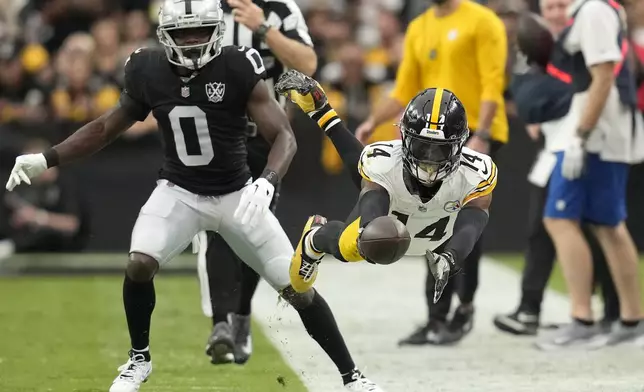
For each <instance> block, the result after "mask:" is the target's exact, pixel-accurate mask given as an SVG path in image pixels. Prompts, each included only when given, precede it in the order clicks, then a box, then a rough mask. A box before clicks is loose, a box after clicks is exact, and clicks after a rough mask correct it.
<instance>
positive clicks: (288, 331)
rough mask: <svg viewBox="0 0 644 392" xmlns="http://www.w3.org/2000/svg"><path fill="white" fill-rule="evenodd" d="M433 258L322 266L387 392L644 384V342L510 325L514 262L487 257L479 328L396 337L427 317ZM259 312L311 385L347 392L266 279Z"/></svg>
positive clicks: (369, 367) (331, 295) (356, 350)
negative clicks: (446, 338) (541, 342)
mask: <svg viewBox="0 0 644 392" xmlns="http://www.w3.org/2000/svg"><path fill="white" fill-rule="evenodd" d="M425 268H426V267H425V266H424V265H422V263H417V262H409V261H403V262H399V263H397V264H395V265H392V266H389V267H385V266H373V265H369V264H366V263H356V264H348V265H347V264H341V263H339V262H328V261H327V260H326V259H325V261H324V263H323V264H322V265H321V271H320V275H319V277H318V280H317V282H316V287H317V288H318V289H319V290H320V292H321V293H322V294H323V295H324V298H325V299H326V300H327V302H328V303H329V305H330V306H331V309H333V311H334V313H335V316H336V320H337V321H338V324H339V325H340V329H341V331H342V332H343V334H344V337H345V340H346V341H347V344H348V345H349V349H350V350H351V352H352V354H353V357H354V359H355V360H356V362H357V364H358V366H359V367H360V368H361V369H362V370H363V371H364V372H365V373H366V375H367V376H368V377H369V378H371V379H372V380H373V381H375V382H377V383H378V384H379V385H380V386H381V387H382V388H384V389H385V391H387V392H428V391H440V392H464V391H477V392H486V391H493V392H542V391H546V392H549V391H553V392H579V391H584V392H595V391H597V392H599V391H611V392H635V391H642V379H641V364H642V363H644V350H641V349H637V348H635V347H624V346H622V347H617V348H610V349H605V350H600V351H596V352H592V353H588V352H579V351H566V352H555V353H552V352H551V353H542V352H539V351H537V350H536V349H534V348H533V347H532V345H531V343H532V342H533V339H532V338H517V337H513V336H510V335H507V334H502V333H500V332H498V331H497V330H496V328H495V327H494V326H493V324H492V318H493V316H494V315H495V314H497V313H504V312H508V311H511V310H513V309H514V308H515V306H516V305H517V302H518V300H519V289H520V287H519V285H520V279H519V276H518V274H517V273H516V272H515V271H512V270H510V269H509V268H508V267H505V266H503V265H499V264H498V263H494V262H490V261H489V260H486V261H485V262H484V263H482V265H481V283H480V287H479V291H478V293H477V298H476V310H477V313H476V322H475V327H474V331H473V332H472V334H471V335H470V336H468V337H467V338H466V339H465V340H464V341H463V342H461V344H460V345H458V346H455V347H450V348H443V347H430V346H427V347H418V348H399V347H397V345H396V342H397V340H398V339H399V338H401V337H402V336H404V335H406V334H408V333H409V332H411V331H412V330H413V329H414V328H415V327H416V326H417V325H418V324H420V323H423V322H424V321H425V319H426V317H427V316H426V313H427V311H426V305H425V301H424V295H423V293H424V281H425V273H426V271H425ZM253 312H254V315H255V318H256V320H257V321H259V323H260V324H261V325H262V326H263V330H264V331H265V332H266V333H267V335H268V336H269V339H271V341H272V342H273V343H274V344H275V346H276V347H277V348H278V349H279V350H280V351H281V352H282V354H283V356H284V358H285V359H286V361H287V362H288V363H289V364H290V365H291V366H292V367H293V369H295V370H296V373H298V374H299V375H300V377H301V379H302V380H303V381H304V383H305V384H306V386H307V387H308V389H309V391H311V392H335V391H338V392H339V391H345V390H344V389H343V387H342V385H341V382H340V377H339V375H338V373H337V371H336V369H335V366H334V365H333V363H332V362H331V361H330V360H329V359H328V358H327V357H326V355H325V354H324V352H323V351H322V349H320V348H319V346H317V344H316V343H315V342H313V341H312V340H311V339H310V337H309V336H308V335H307V334H306V332H305V331H304V328H303V327H302V323H301V321H300V320H299V317H298V315H297V313H296V312H295V311H294V310H293V309H291V308H290V307H289V308H286V307H284V306H282V305H277V298H276V294H275V293H274V291H272V290H271V289H270V287H268V285H266V284H265V283H264V282H262V283H261V284H260V287H259V289H258V292H257V295H256V296H255V300H254V304H253ZM544 312H545V313H544V318H545V321H546V322H550V321H553V322H559V321H562V322H563V321H566V320H567V314H568V301H567V299H566V297H565V296H563V295H561V294H558V293H555V292H552V291H548V292H547V294H546V299H545V303H544Z"/></svg>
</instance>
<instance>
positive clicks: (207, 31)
mask: <svg viewBox="0 0 644 392" xmlns="http://www.w3.org/2000/svg"><path fill="white" fill-rule="evenodd" d="M160 20H162V16H160ZM225 30H226V25H225V24H224V22H223V20H216V19H212V20H207V21H202V20H200V18H199V17H198V16H195V15H186V16H181V17H179V19H178V21H177V22H172V23H165V24H160V25H159V27H158V28H157V36H158V38H159V42H161V44H162V45H163V46H164V48H165V51H166V55H167V57H168V61H169V62H170V63H172V64H174V65H176V66H179V67H184V68H188V69H191V70H198V69H199V68H201V67H203V66H204V65H206V64H208V62H210V61H211V60H212V59H214V58H215V57H216V56H218V55H219V53H220V52H221V41H222V39H223V38H224V32H225ZM201 32H203V34H200V33H201ZM190 33H194V34H195V35H194V36H198V37H199V38H201V37H202V36H203V40H202V39H200V40H199V42H198V43H185V44H184V43H183V42H182V41H183V39H184V38H188V40H190V39H191V38H192V37H190ZM182 35H185V37H183V36H182ZM194 36H193V37H194Z"/></svg>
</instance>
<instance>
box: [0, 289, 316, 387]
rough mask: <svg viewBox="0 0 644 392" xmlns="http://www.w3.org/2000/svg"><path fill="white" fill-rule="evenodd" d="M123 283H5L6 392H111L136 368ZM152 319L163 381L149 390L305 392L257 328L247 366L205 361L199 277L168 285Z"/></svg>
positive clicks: (1, 312)
mask: <svg viewBox="0 0 644 392" xmlns="http://www.w3.org/2000/svg"><path fill="white" fill-rule="evenodd" d="M121 282H122V278H121V277H111V276H98V277H15V278H13V277H12V278H0V298H1V299H0V391H2V392H28V391H29V392H32V391H34V392H35V391H38V392H40V391H42V392H45V391H53V392H73V391H76V392H81V391H82V392H90V391H91V392H94V391H102V392H105V391H107V390H108V388H109V386H110V384H111V383H112V380H113V379H114V377H115V376H116V375H117V372H116V368H117V367H118V366H120V365H121V364H122V363H123V362H125V360H126V359H127V350H128V349H129V338H128V333H127V327H126V323H125V316H124V313H123V309H122V299H121V290H122V286H121ZM156 290H157V306H156V309H155V312H154V315H153V319H152V331H151V347H152V351H151V353H152V358H153V364H154V365H155V368H154V372H153V373H152V376H151V377H150V381H149V382H148V383H147V385H146V386H145V388H142V390H144V391H149V392H154V391H177V392H179V391H180V392H184V391H235V392H259V391H261V392H273V391H275V392H277V391H280V392H286V391H288V392H304V391H306V388H305V387H304V385H303V384H302V383H301V381H300V380H299V378H298V377H297V376H296V375H295V374H294V372H293V371H292V370H291V369H290V368H289V367H288V366H287V365H286V363H285V362H284V360H283V359H282V357H281V355H280V354H279V353H278V352H277V350H276V349H275V348H274V347H273V346H272V345H271V344H270V343H269V342H268V340H267V339H266V337H265V336H264V334H263V333H261V331H260V329H259V328H258V327H257V326H254V335H253V340H254V347H255V353H254V355H253V357H252V359H251V360H250V361H249V362H248V364H247V365H246V366H243V367H242V366H237V365H225V366H213V365H211V364H210V362H209V358H208V357H206V355H205V354H204V351H203V350H204V346H205V340H206V338H207V335H208V332H209V330H210V322H209V320H208V319H206V318H205V317H204V316H203V315H202V313H201V309H200V306H199V293H198V283H197V281H196V278H195V277H173V276H159V277H158V278H157V283H156Z"/></svg>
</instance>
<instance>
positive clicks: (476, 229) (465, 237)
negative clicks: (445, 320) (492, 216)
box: [425, 193, 492, 303]
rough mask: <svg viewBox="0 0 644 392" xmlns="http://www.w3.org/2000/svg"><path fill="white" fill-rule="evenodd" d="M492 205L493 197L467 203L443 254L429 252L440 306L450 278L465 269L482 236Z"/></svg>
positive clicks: (483, 197)
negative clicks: (466, 259)
mask: <svg viewBox="0 0 644 392" xmlns="http://www.w3.org/2000/svg"><path fill="white" fill-rule="evenodd" d="M491 203H492V194H491V193H490V194H488V195H485V196H482V197H479V198H478V199H474V200H471V201H470V202H469V203H467V204H466V205H465V207H463V209H462V210H461V211H460V212H459V213H458V216H457V217H456V222H454V232H453V233H452V238H451V239H450V240H449V242H448V243H447V244H446V246H445V250H444V251H443V253H441V254H436V253H434V252H432V251H430V250H428V251H427V252H426V255H425V257H426V258H427V261H428V265H429V269H430V272H431V273H432V275H433V276H434V280H435V286H434V303H437V302H438V300H439V299H440V297H441V295H442V294H443V290H444V289H445V286H446V285H447V281H448V279H449V277H450V276H453V275H454V274H456V273H458V272H459V271H460V270H461V269H462V268H463V262H464V261H465V258H466V257H467V256H468V255H469V254H470V252H472V249H474V245H475V244H476V242H477V241H478V240H479V238H480V237H481V234H483V230H485V226H487V222H488V218H489V209H490V204H491Z"/></svg>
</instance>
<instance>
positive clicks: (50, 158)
mask: <svg viewBox="0 0 644 392" xmlns="http://www.w3.org/2000/svg"><path fill="white" fill-rule="evenodd" d="M42 155H43V156H44V157H45V161H47V168H50V167H54V166H58V164H59V163H60V157H59V156H58V151H56V150H55V149H54V148H50V149H48V150H47V151H45V152H44V153H43V154H42Z"/></svg>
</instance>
